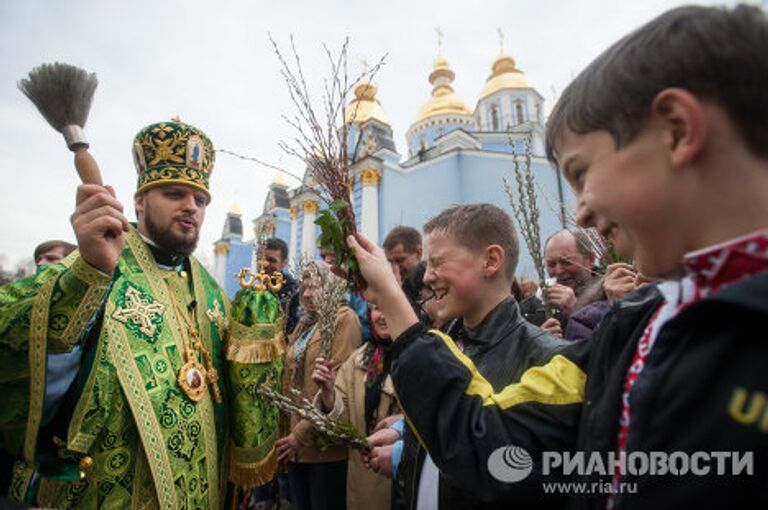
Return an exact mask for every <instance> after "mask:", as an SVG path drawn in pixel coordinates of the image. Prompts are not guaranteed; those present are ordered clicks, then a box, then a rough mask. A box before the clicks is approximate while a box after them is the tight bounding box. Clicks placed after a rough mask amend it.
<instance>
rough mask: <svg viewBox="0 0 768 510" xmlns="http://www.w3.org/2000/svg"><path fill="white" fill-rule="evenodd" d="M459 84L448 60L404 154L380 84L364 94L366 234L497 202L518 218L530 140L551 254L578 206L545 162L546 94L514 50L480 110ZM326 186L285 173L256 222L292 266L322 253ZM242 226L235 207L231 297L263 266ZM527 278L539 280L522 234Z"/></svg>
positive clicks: (360, 163)
mask: <svg viewBox="0 0 768 510" xmlns="http://www.w3.org/2000/svg"><path fill="white" fill-rule="evenodd" d="M454 79H455V73H454V71H453V69H452V68H451V66H450V64H449V63H448V60H446V58H445V57H443V56H442V55H438V57H437V58H436V59H435V60H434V63H433V66H432V70H431V72H430V74H429V83H430V84H431V86H432V91H431V96H430V97H429V98H428V99H427V100H426V102H425V103H424V105H423V106H422V107H421V109H420V110H419V111H418V113H417V114H416V116H415V119H414V121H413V123H412V124H411V126H410V127H409V128H408V130H407V132H406V142H407V147H406V148H404V149H400V150H398V148H397V146H396V144H395V141H394V136H393V131H392V126H391V125H390V123H389V120H388V119H387V115H386V113H385V109H384V107H383V106H382V104H381V103H380V102H379V100H378V99H377V97H376V94H377V88H376V86H375V85H374V84H373V83H368V82H362V83H359V84H358V85H357V86H356V87H355V88H354V98H353V99H352V100H351V101H350V104H349V107H348V108H347V119H346V122H347V124H348V126H349V140H348V143H349V154H350V156H351V159H352V161H353V164H352V165H351V166H350V173H351V175H350V177H351V181H352V193H351V195H352V202H353V204H352V205H353V207H354V211H355V217H356V220H357V228H358V229H359V230H361V231H362V232H363V233H364V234H365V235H366V236H368V237H369V238H370V239H372V240H373V241H375V242H377V243H379V244H380V243H381V242H382V241H383V240H384V237H385V236H386V234H387V232H389V231H390V230H391V229H392V228H393V227H395V226H397V225H408V226H412V227H415V228H417V229H419V230H420V229H421V227H422V225H424V223H426V222H427V221H428V220H429V219H430V218H431V217H433V216H435V215H436V214H438V213H439V212H440V211H442V210H443V209H445V208H447V207H451V206H453V205H457V204H467V203H475V202H488V203H492V204H495V205H497V206H500V207H502V208H503V209H505V210H506V211H507V212H508V213H509V214H510V216H513V214H512V207H511V206H510V203H509V197H508V196H507V194H506V193H505V191H504V180H505V179H506V180H507V182H509V185H510V187H511V188H512V190H513V191H514V193H515V194H516V193H517V185H516V182H515V173H514V168H515V166H514V165H515V155H517V158H518V163H519V165H520V168H521V170H522V169H523V168H525V162H524V160H525V141H526V139H527V140H530V154H531V168H532V171H533V175H534V176H535V180H536V188H537V190H536V192H537V202H538V208H539V211H540V220H539V224H540V229H541V243H542V248H543V243H544V240H545V239H546V238H547V237H548V236H549V235H550V234H552V233H554V232H555V231H557V230H559V229H561V228H563V227H564V225H565V220H564V217H566V215H567V212H566V211H567V210H568V209H569V208H570V207H572V206H573V195H572V193H571V191H570V189H569V188H568V186H567V184H566V182H565V180H564V178H563V177H562V176H561V175H560V173H559V172H558V171H557V170H556V169H555V168H553V167H552V166H551V165H550V164H549V163H548V161H547V160H546V158H545V156H544V122H545V119H544V98H543V97H542V96H541V94H539V92H537V91H536V89H535V88H534V87H533V86H532V85H531V84H530V83H529V82H528V80H527V79H526V77H525V75H524V73H523V71H521V70H520V69H519V68H518V67H517V64H516V62H515V60H514V59H513V58H512V57H511V56H509V55H507V54H504V53H502V54H500V55H499V56H498V57H497V58H496V59H495V60H494V61H493V63H492V64H491V66H490V73H489V75H488V78H487V79H486V81H485V83H484V84H478V88H479V89H480V91H479V95H478V97H477V101H476V102H475V105H474V107H471V106H469V105H468V104H467V103H466V102H465V101H464V100H463V99H462V98H460V97H458V96H457V95H456V94H455V93H454V89H453V87H452V86H451V84H452V83H453V81H454ZM401 151H402V152H401ZM317 188H318V186H317V184H316V183H315V182H314V181H313V179H312V177H311V175H309V174H305V176H304V179H303V182H302V184H301V185H299V186H297V187H290V186H288V185H287V184H286V183H285V182H284V181H282V180H280V178H279V176H278V179H276V180H275V182H273V183H272V184H271V185H270V190H269V193H268V195H267V198H266V201H265V203H264V209H263V213H262V214H261V215H260V216H259V217H257V218H255V219H253V220H252V223H253V230H254V234H259V233H260V234H261V235H268V236H276V237H279V238H281V239H283V240H284V241H285V242H286V243H287V244H288V246H289V257H290V261H291V267H295V265H296V264H298V262H299V261H300V260H301V257H302V255H303V254H310V255H312V256H317V254H318V252H317V246H316V242H315V240H316V238H317V236H318V235H319V228H318V227H317V226H316V225H315V224H314V221H315V218H316V215H317V212H318V210H319V209H321V208H322V207H324V204H323V202H322V199H321V197H320V195H319V194H318V192H317ZM513 219H514V217H513ZM242 222H243V220H242V217H241V214H240V213H239V211H237V210H232V211H230V212H229V213H228V215H227V218H226V220H225V225H224V232H223V235H222V238H221V239H220V240H219V241H217V242H216V243H215V247H214V251H215V263H214V265H215V269H214V271H215V276H216V278H217V279H218V280H219V281H220V282H222V284H223V286H224V288H225V290H226V291H227V293H228V294H229V295H230V296H233V295H234V293H235V292H237V290H238V289H239V286H238V281H237V279H236V278H235V276H234V275H235V274H236V273H237V272H238V271H239V270H240V268H242V267H253V266H254V262H253V260H252V258H253V241H252V240H251V241H244V239H243V227H242ZM518 275H520V276H522V277H525V278H536V272H535V270H534V266H533V263H532V261H531V257H530V255H529V254H528V250H527V248H526V245H525V242H524V240H523V239H522V237H521V238H520V262H519V265H518Z"/></svg>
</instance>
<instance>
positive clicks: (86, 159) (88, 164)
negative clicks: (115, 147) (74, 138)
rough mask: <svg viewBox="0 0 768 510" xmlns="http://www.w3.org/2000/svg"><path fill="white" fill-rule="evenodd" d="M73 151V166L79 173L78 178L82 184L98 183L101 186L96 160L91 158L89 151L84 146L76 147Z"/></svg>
mask: <svg viewBox="0 0 768 510" xmlns="http://www.w3.org/2000/svg"><path fill="white" fill-rule="evenodd" d="M74 152H75V168H77V173H78V174H80V180H82V181H83V184H98V185H99V186H102V185H103V183H102V182H101V172H99V165H98V163H96V160H95V159H93V156H91V153H90V152H88V149H87V148H85V147H77V148H75V149H74Z"/></svg>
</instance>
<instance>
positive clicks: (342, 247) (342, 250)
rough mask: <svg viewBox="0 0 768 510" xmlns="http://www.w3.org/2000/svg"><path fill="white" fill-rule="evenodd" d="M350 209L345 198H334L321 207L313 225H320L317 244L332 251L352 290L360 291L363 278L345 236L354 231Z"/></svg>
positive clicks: (363, 283)
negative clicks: (326, 205)
mask: <svg viewBox="0 0 768 510" xmlns="http://www.w3.org/2000/svg"><path fill="white" fill-rule="evenodd" d="M351 211H352V209H351V206H350V205H349V203H347V202H346V201H345V200H334V201H333V202H331V203H330V204H328V208H327V209H321V210H320V212H319V213H318V215H317V218H316V219H315V225H318V226H319V227H320V237H318V238H317V245H318V246H319V247H320V248H323V249H325V250H328V251H329V252H331V253H333V255H334V259H335V260H336V265H337V266H338V267H339V268H340V269H341V270H342V271H343V272H344V273H345V274H346V275H347V280H348V281H349V282H350V284H351V286H352V290H353V291H360V290H363V289H365V287H366V284H365V280H364V279H363V276H362V275H361V274H360V269H359V267H358V265H357V259H355V254H354V252H353V251H352V249H351V248H349V247H348V246H347V237H348V236H351V235H355V233H356V229H355V224H354V222H353V218H354V216H353V215H352V213H351Z"/></svg>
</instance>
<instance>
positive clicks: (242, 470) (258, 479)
mask: <svg viewBox="0 0 768 510" xmlns="http://www.w3.org/2000/svg"><path fill="white" fill-rule="evenodd" d="M276 473H277V450H276V449H275V447H274V446H273V447H272V449H271V450H269V453H268V454H267V456H266V457H264V458H263V459H262V460H260V461H259V462H253V463H245V462H238V461H237V460H235V457H234V455H230V461H229V481H231V482H232V483H234V484H235V485H237V486H240V487H255V486H259V485H264V484H265V483H268V482H271V481H272V480H273V479H274V478H275V474H276Z"/></svg>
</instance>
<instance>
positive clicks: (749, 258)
mask: <svg viewBox="0 0 768 510" xmlns="http://www.w3.org/2000/svg"><path fill="white" fill-rule="evenodd" d="M683 264H684V265H685V269H686V270H687V271H688V274H689V275H690V276H691V277H692V278H693V279H694V281H695V282H696V285H697V286H698V287H701V288H706V289H708V290H709V292H708V294H711V293H712V292H716V291H717V290H719V289H720V288H721V287H722V286H723V285H728V284H732V283H736V282H738V281H739V280H741V279H743V278H744V277H747V276H750V275H755V274H757V273H761V272H763V271H765V270H766V269H768V229H762V230H758V231H756V232H752V233H751V234H747V235H745V236H741V237H737V238H735V239H731V240H728V241H725V242H723V243H719V244H716V245H714V246H709V247H707V248H703V249H701V250H696V251H693V252H690V253H688V254H686V255H685V257H684V258H683Z"/></svg>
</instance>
